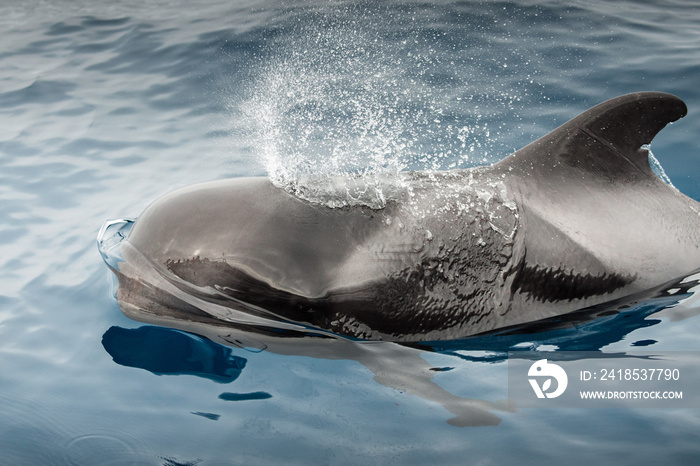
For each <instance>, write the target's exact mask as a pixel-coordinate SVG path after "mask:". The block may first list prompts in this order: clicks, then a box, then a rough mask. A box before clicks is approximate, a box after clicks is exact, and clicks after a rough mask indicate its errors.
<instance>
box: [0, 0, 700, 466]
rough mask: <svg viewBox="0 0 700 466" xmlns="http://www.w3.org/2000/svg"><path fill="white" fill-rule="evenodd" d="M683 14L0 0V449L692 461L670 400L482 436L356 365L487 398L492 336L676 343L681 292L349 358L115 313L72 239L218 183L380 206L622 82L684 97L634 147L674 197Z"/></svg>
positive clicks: (680, 170) (697, 189) (686, 310)
mask: <svg viewBox="0 0 700 466" xmlns="http://www.w3.org/2000/svg"><path fill="white" fill-rule="evenodd" d="M697 24H700V8H698V7H697V6H696V4H695V2H693V1H690V0H687V1H683V0H676V1H656V2H654V1H638V2H631V1H622V2H605V1H587V2H579V1H574V0H568V1H565V2H534V1H519V2H501V1H481V2H474V1H465V2H450V1H445V2H442V1H441V2H432V3H423V2H382V3H380V4H379V5H377V4H375V3H374V2H343V1H330V0H329V1H306V2H304V1H299V2H274V1H267V2H266V1H257V0H250V1H237V2H231V1H207V2H204V1H199V2H192V1H179V0H170V1H156V2H145V3H144V2H132V1H111V2H107V1H104V0H100V1H91V2H83V1H77V2H76V1H68V0H58V1H52V2H44V1H40V0H28V1H25V2H22V3H19V2H17V3H9V2H6V3H4V4H2V5H0V35H1V37H2V41H0V115H1V117H0V118H1V121H2V132H1V133H0V369H1V370H0V458H1V462H2V463H3V464H167V465H175V464H189V465H194V464H198V465H214V464H280V463H284V464H428V463H429V464H508V463H518V464H541V463H542V462H543V461H545V462H548V463H566V464H589V463H592V462H597V463H601V462H603V463H606V462H610V461H617V462H621V463H632V462H634V463H637V464H656V463H660V462H665V463H666V462H667V463H676V464H683V463H686V464H691V463H696V462H697V461H698V459H699V458H700V434H699V432H700V412H698V410H697V409H682V410H681V409H666V408H664V409H637V408H635V409H631V408H630V409H626V408H625V409H601V410H586V409H521V410H516V411H513V410H511V409H493V410H491V412H492V413H493V414H494V416H496V417H497V418H498V419H499V420H500V422H499V423H498V425H497V426H481V427H455V426H453V425H451V424H448V422H447V421H448V420H449V419H450V418H452V417H453V414H452V413H450V412H448V411H447V410H446V409H445V408H444V407H443V405H441V404H440V403H439V402H436V401H435V400H431V399H428V398H426V397H421V396H417V395H415V394H414V393H412V392H411V390H400V389H397V388H396V387H395V386H392V385H397V384H392V383H390V381H389V382H387V381H386V380H383V379H382V377H379V376H378V375H377V374H375V373H374V372H372V370H371V367H373V366H372V363H377V364H379V363H380V362H381V363H382V364H384V365H383V366H382V367H392V368H394V369H393V370H394V371H395V372H396V374H399V375H401V376H404V377H406V378H407V380H410V379H411V378H412V377H411V375H412V371H414V370H415V371H416V374H415V378H416V379H417V378H418V377H419V374H418V369H414V367H418V366H419V365H420V364H417V363H416V361H418V362H420V361H423V362H424V363H426V364H428V365H430V366H432V367H434V368H436V369H440V370H436V371H434V376H433V379H432V380H433V381H434V382H435V383H436V384H437V385H438V386H439V387H442V388H443V389H444V390H446V391H447V392H450V393H451V394H453V395H455V396H459V397H464V398H470V399H474V400H478V401H479V402H483V403H486V404H489V403H490V404H492V405H493V406H501V407H504V406H507V404H506V405H504V404H499V403H501V402H502V401H503V400H506V399H507V398H508V391H507V368H506V366H507V362H506V358H505V354H506V353H505V352H506V351H508V350H509V349H510V350H513V349H514V350H518V351H519V350H533V349H539V350H547V351H554V352H557V351H562V350H572V349H576V350H586V351H602V352H622V353H624V352H632V351H634V350H636V349H639V348H640V347H644V349H645V350H655V351H672V350H684V351H697V350H698V349H700V344H698V342H697V334H698V330H700V320H699V319H698V317H697V316H696V314H697V308H698V306H697V305H696V304H695V300H696V296H695V295H694V287H692V286H689V287H687V289H686V290H685V292H684V294H682V295H681V296H675V297H674V298H673V299H656V300H650V301H648V302H642V303H638V304H637V305H635V306H633V307H632V308H631V309H629V310H627V311H625V312H624V313H622V314H619V315H618V316H617V317H615V316H608V317H604V318H600V319H597V320H595V321H594V322H592V323H589V324H582V325H580V326H579V327H577V328H576V329H574V330H561V331H559V332H558V333H557V332H555V333H551V332H544V333H529V334H526V335H524V336H523V335H521V336H509V337H503V338H500V337H498V338H497V337H489V338H487V337H479V338H475V339H468V340H464V341H462V342H453V343H450V344H445V345H442V346H435V347H432V348H427V347H426V348H423V349H422V350H421V349H418V350H413V351H414V353H411V358H413V359H411V358H407V359H404V358H401V357H394V356H393V354H394V353H393V352H392V351H394V349H382V347H377V348H376V349H373V350H372V354H374V357H373V360H372V361H370V362H367V361H365V364H362V363H360V362H358V361H357V360H353V359H339V360H334V359H325V358H323V357H322V355H319V356H318V357H312V356H309V355H293V354H292V355H289V354H287V355H281V354H276V353H272V352H270V351H264V350H263V351H260V348H252V347H248V348H241V347H236V346H235V345H232V346H223V345H219V344H217V343H214V342H211V341H208V340H206V339H203V338H201V337H199V336H196V335H192V334H187V333H183V332H178V331H175V330H171V329H166V328H163V327H157V326H148V325H144V324H140V323H138V322H135V321H131V320H129V319H128V318H126V317H125V316H124V315H123V314H122V313H121V312H120V310H119V308H118V306H117V304H116V301H115V299H114V296H113V294H112V293H113V290H112V282H111V277H110V272H109V271H108V269H107V267H106V266H105V265H104V263H103V262H102V259H101V258H100V255H99V253H98V251H97V250H96V248H95V236H96V234H97V232H98V230H99V228H100V226H101V225H102V223H103V222H104V221H105V220H106V219H110V218H120V217H132V218H133V217H137V216H138V215H139V213H140V212H141V211H142V210H143V209H144V208H145V206H147V205H148V204H149V203H150V202H151V201H153V200H154V199H155V198H156V197H158V196H159V195H162V194H164V193H166V192H169V191H171V190H173V189H176V188H178V187H181V186H185V185H188V184H192V183H195V182H199V181H205V180H213V179H221V178H227V177H239V176H251V175H266V176H270V177H271V178H272V179H273V181H274V182H275V183H276V184H278V185H279V186H281V187H283V188H285V189H288V190H290V191H292V192H294V193H295V194H297V195H299V196H301V197H305V198H307V199H310V200H312V201H314V202H319V203H325V204H329V205H332V206H335V207H339V206H343V205H358V204H359V205H369V206H371V207H374V208H381V207H382V205H384V204H385V203H386V202H387V201H388V200H391V199H392V198H395V197H396V196H400V195H401V193H402V192H403V191H402V190H403V188H404V187H403V186H402V185H401V176H400V173H401V172H403V171H406V170H427V171H430V170H444V169H452V168H468V167H471V166H476V165H483V164H488V163H493V162H495V161H498V160H500V159H501V158H503V157H504V156H506V155H507V154H509V153H510V152H512V151H514V150H516V149H518V148H520V147H522V146H524V145H526V144H527V143H529V142H531V141H532V140H534V139H536V138H537V137H539V136H541V135H543V134H546V133H547V132H549V131H550V130H552V129H554V128H555V127H557V126H558V125H560V124H562V123H564V122H565V121H567V120H568V119H570V118H572V117H574V116H576V115H577V114H578V113H580V112H581V111H583V110H586V109H587V108H589V107H591V106H593V105H595V104H597V103H600V102H602V101H603V100H606V99H608V98H612V97H616V96H618V95H621V94H624V93H628V92H634V91H642V90H657V91H665V92H670V93H673V94H676V95H678V96H680V97H681V98H683V99H684V100H685V102H686V103H687V105H688V107H689V114H688V116H687V117H686V118H684V119H682V120H680V121H679V122H677V123H674V124H672V125H670V126H669V127H667V128H666V129H664V130H663V131H662V132H661V133H660V134H659V135H658V136H657V137H656V139H655V140H654V142H653V144H652V148H653V151H654V155H655V156H656V159H658V161H659V162H660V164H657V165H658V167H657V173H659V174H661V173H664V171H663V170H665V173H666V175H667V176H668V178H669V179H670V181H671V182H672V183H673V185H674V186H675V187H676V188H677V189H679V190H680V191H681V192H683V193H685V194H686V195H688V196H690V197H693V198H694V199H696V200H700V170H699V169H698V168H697V167H698V163H697V162H698V147H699V144H698V141H697V135H698V134H700V118H698V117H696V115H697V112H698V109H700V91H699V90H698V86H697V83H698V81H699V79H698V78H700V48H698V43H700V28H698V27H697ZM655 166H656V165H655ZM661 166H663V169H661V168H660V167H661ZM698 265H699V266H700V264H698ZM691 281H692V280H691ZM693 283H694V282H693ZM679 302H680V304H678V303H679ZM416 355H417V356H418V358H419V359H418V360H416V359H415V356H416ZM414 364H415V366H414ZM396 377H398V375H396ZM490 406H491V405H490Z"/></svg>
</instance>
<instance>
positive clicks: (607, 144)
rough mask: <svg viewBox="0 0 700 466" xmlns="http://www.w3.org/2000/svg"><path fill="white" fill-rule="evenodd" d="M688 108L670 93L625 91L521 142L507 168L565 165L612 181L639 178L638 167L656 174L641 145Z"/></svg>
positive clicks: (527, 168) (645, 173) (507, 163)
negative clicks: (523, 145) (537, 135)
mask: <svg viewBox="0 0 700 466" xmlns="http://www.w3.org/2000/svg"><path fill="white" fill-rule="evenodd" d="M687 111H688V110H687V108H686V106H685V103H683V101H682V100H681V99H679V98H678V97H676V96H674V95H671V94H665V93H661V92H638V93H634V94H627V95H623V96H621V97H617V98H614V99H611V100H608V101H606V102H603V103H602V104H599V105H596V106H595V107H593V108H591V109H589V110H587V111H585V112H583V113H582V114H580V115H579V116H577V117H576V118H574V119H572V120H570V121H568V122H567V123H565V124H563V125H562V126H560V127H559V128H557V129H555V130H554V131H552V132H551V133H549V134H547V135H545V136H543V137H541V138H540V139H538V140H536V141H535V142H533V143H531V144H529V145H527V146H525V147H523V148H522V149H520V150H519V151H517V152H515V153H514V154H513V156H511V157H508V158H506V159H504V160H503V162H502V163H503V168H511V169H512V168H516V167H517V168H520V169H522V170H524V171H526V172H528V173H530V172H532V171H533V170H534V171H540V170H542V169H544V170H545V171H550V170H548V169H554V167H558V166H561V165H562V164H563V165H565V166H569V167H576V168H578V169H580V170H583V171H586V172H593V173H595V174H598V175H601V176H604V177H605V178H607V179H610V180H614V181H619V180H620V179H630V176H631V177H632V178H638V177H639V175H640V172H641V174H642V175H644V176H654V175H653V173H652V171H651V169H650V167H649V161H648V153H647V151H646V150H642V149H641V146H642V145H644V144H649V143H650V142H651V140H652V139H653V138H654V136H656V134H657V133H658V132H659V131H661V129H663V127H664V126H666V125H667V124H668V123H671V122H674V121H676V120H678V119H679V118H682V117H684V116H685V115H686V113H687ZM499 165H500V164H499ZM635 167H636V169H637V170H635V169H634V168H635ZM634 172H636V174H635V173H634Z"/></svg>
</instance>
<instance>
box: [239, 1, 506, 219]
mask: <svg viewBox="0 0 700 466" xmlns="http://www.w3.org/2000/svg"><path fill="white" fill-rule="evenodd" d="M417 27H418V26H416V25H415V24H414V23H413V22H412V20H411V18H410V15H406V14H403V16H402V14H401V13H398V12H391V14H389V13H388V12H386V11H384V12H379V14H378V12H377V11H376V10H374V9H367V10H362V9H357V8H355V9H352V8H346V9H333V10H330V11H329V10H324V11H321V12H318V11H317V12H313V13H309V14H308V15H307V16H305V17H304V18H303V21H299V26H298V27H297V28H294V30H291V31H286V30H283V31H280V33H279V35H278V36H276V37H274V38H271V39H269V44H268V49H269V50H268V52H269V54H265V56H264V62H265V65H263V66H262V67H261V70H260V73H259V76H258V79H256V80H255V82H254V84H253V86H254V87H253V90H252V92H251V96H250V98H249V99H248V100H246V101H245V102H244V103H243V104H242V106H241V110H242V112H241V113H243V115H244V118H245V119H246V120H247V121H248V127H249V136H250V137H249V139H250V146H251V148H252V152H253V153H254V154H256V157H258V160H259V162H260V163H261V164H262V165H263V167H264V168H265V170H266V171H267V173H268V176H269V177H270V178H271V180H272V181H273V183H274V184H275V185H277V186H279V187H283V188H285V189H286V190H288V191H289V192H291V193H293V194H295V195H297V196H299V197H301V198H304V199H307V200H310V201H313V202H319V203H323V204H326V205H328V206H331V207H342V206H346V205H366V206H369V207H371V208H377V209H378V208H382V207H384V206H385V205H386V203H387V202H388V201H390V200H392V199H397V198H399V197H403V196H404V195H405V194H406V193H407V189H408V188H407V187H406V186H405V184H404V181H403V177H402V174H401V172H402V171H403V170H407V169H409V170H427V171H438V170H445V169H454V168H467V167H470V166H474V165H478V164H484V163H487V162H489V161H492V160H490V159H489V157H490V156H491V154H490V153H489V150H490V149H492V148H493V147H494V144H493V142H492V141H493V140H494V139H495V138H494V137H495V136H496V133H498V132H499V131H500V128H491V127H490V125H489V117H490V116H491V115H489V112H488V111H486V108H489V107H491V108H499V107H500V108H502V107H503V105H505V106H509V105H511V104H512V102H513V100H517V99H518V98H519V97H518V96H517V95H516V96H513V95H510V94H508V93H506V92H503V91H502V90H498V89H490V92H491V94H490V95H486V94H484V92H489V89H488V87H485V86H483V83H480V82H475V83H474V84H473V85H472V84H471V83H466V82H465V81H464V80H462V79H461V78H460V76H464V75H465V74H466V75H468V74H469V70H472V68H470V67H473V66H474V65H473V63H470V64H466V63H455V62H454V50H453V49H454V47H453V46H452V47H447V46H446V44H447V42H445V40H444V39H442V36H441V35H440V34H437V33H435V32H430V33H429V34H428V33H426V32H425V31H420V30H417V29H416V28H417ZM261 61H262V60H261ZM475 81H476V80H475ZM473 87H479V89H480V91H479V92H480V94H479V93H477V92H474V93H472V91H474V89H472V88H473ZM494 102H495V103H499V104H503V105H493V103H494ZM498 155H501V156H502V155H505V153H504V154H498Z"/></svg>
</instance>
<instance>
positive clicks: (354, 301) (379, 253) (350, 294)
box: [100, 92, 700, 342]
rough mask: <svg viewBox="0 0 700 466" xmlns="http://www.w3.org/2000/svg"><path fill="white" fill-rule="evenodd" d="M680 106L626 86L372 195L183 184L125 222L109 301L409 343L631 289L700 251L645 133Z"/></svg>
mask: <svg viewBox="0 0 700 466" xmlns="http://www.w3.org/2000/svg"><path fill="white" fill-rule="evenodd" d="M686 112H687V109H686V106H685V104H684V103H683V101H682V100H680V99H679V98H677V97H675V96H672V95H669V94H663V93H657V92H643V93H635V94H629V95H625V96H622V97H618V98H615V99H612V100H609V101H606V102H604V103H602V104H599V105H597V106H595V107H593V108H591V109H590V110H588V111H586V112H584V113H582V114H581V115H579V116H578V117H576V118H574V119H572V120H571V121H569V122H568V123H566V124H564V125H562V126H560V127H559V128H557V129H555V130H554V131H552V132H551V133H549V134H547V135H545V136H544V137H542V138H540V139H538V140H536V141H535V142H533V143H531V144H529V145H528V146H526V147H524V148H522V149H520V150H518V151H517V152H515V153H514V154H512V155H510V156H509V157H507V158H505V159H503V160H502V161H500V162H499V163H496V164H494V165H492V166H488V167H477V168H471V169H467V170H455V171H447V172H432V173H430V172H425V173H424V172H404V173H402V176H403V180H402V181H403V183H404V185H405V187H406V190H405V193H404V194H403V195H402V196H399V198H398V199H395V200H391V201H389V202H388V203H387V205H386V206H385V207H384V208H382V209H371V208H369V207H364V206H345V207H341V208H331V207H328V206H325V205H321V204H317V203H312V202H309V201H307V200H303V199H300V198H299V197H296V196H294V195H293V194H290V193H288V192H287V191H285V190H284V189H282V188H279V187H276V186H274V185H273V184H272V182H271V181H270V180H269V179H267V178H238V179H227V180H221V181H214V182H208V183H203V184H198V185H194V186H190V187H186V188H183V189H179V190H177V191H174V192H171V193H169V194H167V195H165V196H163V197H161V198H160V199H158V200H156V201H155V202H154V203H153V204H151V205H150V206H149V207H148V208H147V209H146V210H145V211H144V212H143V214H142V215H141V216H140V217H139V218H138V220H136V221H135V222H134V223H133V225H131V224H130V226H131V230H130V231H127V230H128V229H126V230H124V231H122V233H120V238H119V244H118V245H116V246H118V247H119V260H118V261H113V262H111V263H110V261H108V264H110V267H111V268H112V269H113V271H114V272H115V274H116V275H117V278H118V282H119V283H118V288H117V300H118V302H119V305H120V307H121V308H122V310H123V311H124V312H125V313H126V314H127V315H137V319H138V320H142V321H150V322H158V323H161V322H164V321H169V322H175V321H181V322H182V321H187V322H200V323H202V322H203V323H208V324H211V325H214V326H216V327H219V328H221V327H227V328H237V329H239V330H241V329H242V330H252V331H255V332H259V333H260V334H265V333H267V334H269V335H283V334H285V333H286V334H289V335H292V334H293V335H302V336H303V335H305V334H314V335H321V336H324V335H325V336H331V337H337V336H338V335H342V336H347V337H352V338H359V339H367V340H389V341H396V342H418V341H436V340H450V339H459V338H463V337H466V336H470V335H475V334H479V333H484V332H489V331H492V330H495V329H499V328H503V327H507V326H513V325H519V324H523V323H526V322H532V321H537V320H541V319H546V318H551V317H552V316H559V315H562V314H566V313H570V312H572V311H576V310H580V309H584V308H589V307H591V306H596V305H599V304H601V303H607V302H610V301H613V300H617V299H620V298H624V297H626V296H630V295H634V294H635V293H639V292H643V291H644V290H648V289H650V288H653V287H658V286H660V285H663V284H664V283H667V282H669V281H671V280H672V279H675V278H678V277H682V276H683V275H684V274H687V273H689V272H691V271H694V270H695V269H697V268H698V267H699V266H700V204H699V203H698V202H696V201H694V200H692V199H690V198H688V197H686V196H684V195H683V194H681V193H680V192H678V191H677V190H676V189H674V188H673V187H671V186H669V185H668V184H666V183H664V182H663V181H661V180H660V179H659V178H658V177H657V176H656V175H655V174H654V173H653V171H652V170H651V168H650V166H649V161H648V151H647V150H646V149H645V148H643V146H644V145H645V144H648V143H650V142H651V140H652V139H653V137H654V136H655V135H656V134H657V133H658V132H659V131H660V130H661V129H662V128H663V127H664V126H666V124H668V123H670V122H673V121H676V120H678V119H679V118H681V117H683V116H685V114H686ZM109 226H110V225H109V224H105V226H103V230H102V232H101V234H100V241H101V249H103V255H105V250H106V249H108V248H107V246H106V245H105V238H106V236H107V233H106V232H107V230H109ZM112 246H114V245H112ZM176 327H177V326H176ZM180 327H181V328H185V327H183V326H182V325H180ZM186 328H189V327H186ZM195 331H196V330H195Z"/></svg>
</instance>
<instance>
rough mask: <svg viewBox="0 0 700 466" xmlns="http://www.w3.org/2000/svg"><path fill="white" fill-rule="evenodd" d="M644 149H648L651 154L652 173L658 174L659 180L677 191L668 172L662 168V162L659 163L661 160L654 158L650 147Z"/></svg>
mask: <svg viewBox="0 0 700 466" xmlns="http://www.w3.org/2000/svg"><path fill="white" fill-rule="evenodd" d="M642 149H646V151H647V153H648V154H649V155H648V156H649V166H650V167H651V171H653V172H654V173H655V174H656V176H658V177H659V179H661V181H663V182H664V183H666V184H667V185H669V186H670V187H672V188H674V189H675V188H676V187H675V186H673V183H672V182H671V178H669V177H668V175H667V174H666V170H664V167H662V166H661V162H659V159H657V158H656V157H655V156H654V154H653V152H652V151H651V148H650V147H649V145H648V144H645V145H643V146H642Z"/></svg>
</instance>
